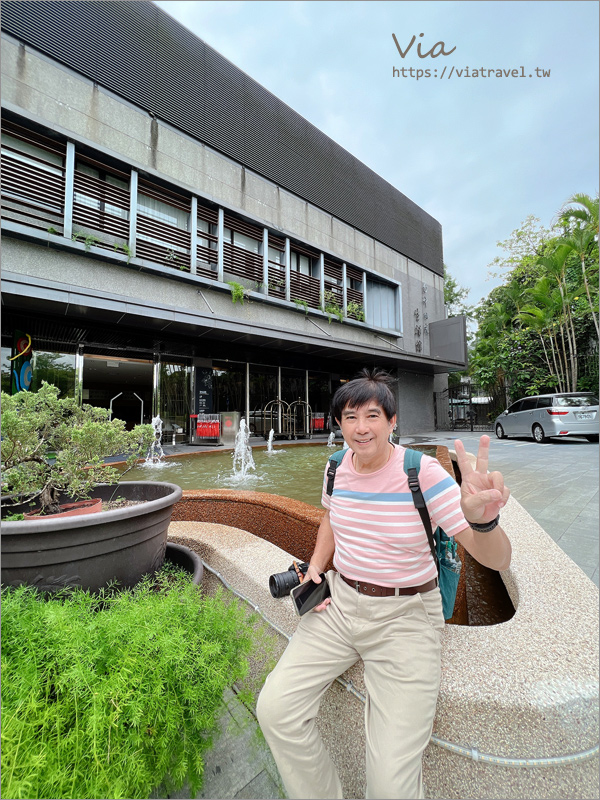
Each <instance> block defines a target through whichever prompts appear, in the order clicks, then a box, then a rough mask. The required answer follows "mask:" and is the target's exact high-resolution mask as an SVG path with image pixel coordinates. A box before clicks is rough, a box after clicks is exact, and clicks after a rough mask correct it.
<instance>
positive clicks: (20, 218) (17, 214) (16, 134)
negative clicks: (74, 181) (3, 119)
mask: <svg viewBox="0 0 600 800" xmlns="http://www.w3.org/2000/svg"><path fill="white" fill-rule="evenodd" d="M2 130H3V133H6V134H8V135H9V136H10V137H13V142H12V143H11V142H10V140H7V142H3V144H2V216H3V218H4V219H6V220H11V221H12V222H19V223H21V224H23V225H30V226H31V227H32V228H37V229H39V230H45V231H48V232H49V233H59V234H62V232H63V214H64V193H65V176H64V160H65V149H66V148H65V146H64V145H62V144H61V143H58V142H54V141H53V140H52V139H49V138H48V137H45V136H42V135H38V134H36V133H34V132H33V131H29V130H28V129H27V128H23V127H21V126H20V125H16V124H13V123H10V122H7V123H6V124H3V126H2ZM21 142H22V143H23V145H22V148H23V149H21V145H20V143H21ZM46 154H47V155H46Z"/></svg>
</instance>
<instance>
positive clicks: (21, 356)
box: [9, 331, 33, 394]
mask: <svg viewBox="0 0 600 800" xmlns="http://www.w3.org/2000/svg"><path fill="white" fill-rule="evenodd" d="M31 354H32V348H31V336H30V335H29V334H28V333H23V332H22V331H15V335H14V344H13V355H12V356H11V358H10V359H9V360H10V367H11V379H10V385H11V394H17V392H28V391H29V389H30V388H31V380H32V378H33V370H32V367H31Z"/></svg>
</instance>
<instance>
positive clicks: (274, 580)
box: [269, 569, 300, 598]
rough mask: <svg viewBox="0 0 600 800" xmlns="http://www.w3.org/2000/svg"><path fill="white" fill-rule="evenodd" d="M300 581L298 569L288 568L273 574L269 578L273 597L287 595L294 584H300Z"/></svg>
mask: <svg viewBox="0 0 600 800" xmlns="http://www.w3.org/2000/svg"><path fill="white" fill-rule="evenodd" d="M299 583H300V581H299V580H298V576H297V575H296V570H294V569H291V570H286V571H285V572H278V573H276V574H275V575H271V577H270V578H269V589H270V591H271V594H272V595H273V597H276V598H279V597H287V595H288V594H289V593H290V592H291V590H292V589H293V588H294V586H298V584H299Z"/></svg>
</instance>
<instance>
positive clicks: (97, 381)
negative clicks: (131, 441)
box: [83, 355, 153, 430]
mask: <svg viewBox="0 0 600 800" xmlns="http://www.w3.org/2000/svg"><path fill="white" fill-rule="evenodd" d="M152 370H153V364H152V361H143V360H141V359H134V358H114V357H112V356H91V355H86V356H85V357H84V360H83V402H84V403H89V405H91V406H98V407H100V408H108V409H111V410H112V418H113V419H122V420H123V421H124V422H125V425H126V427H127V430H131V429H132V428H133V427H134V426H135V425H139V424H140V423H142V422H144V423H149V422H151V421H152Z"/></svg>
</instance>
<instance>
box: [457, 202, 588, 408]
mask: <svg viewBox="0 0 600 800" xmlns="http://www.w3.org/2000/svg"><path fill="white" fill-rule="evenodd" d="M498 244H499V246H500V247H502V249H503V250H504V255H503V256H499V257H497V258H496V259H494V261H493V263H492V265H490V266H491V267H495V268H501V269H504V270H507V269H508V270H509V272H508V274H507V275H506V277H505V280H504V283H503V284H502V285H501V286H498V287H496V288H495V289H493V290H492V291H491V292H490V294H489V295H488V297H487V298H486V299H485V300H484V301H483V302H482V304H481V306H480V307H479V308H478V309H477V311H476V312H475V317H476V319H477V322H478V325H479V327H478V331H477V334H476V339H475V344H474V347H473V351H472V358H471V375H472V377H473V378H474V380H475V381H476V382H477V383H480V384H481V385H482V386H485V387H489V388H492V387H507V388H508V389H509V393H510V396H511V397H512V398H513V399H517V398H518V397H522V396H524V395H527V394H538V393H540V392H552V391H577V390H584V389H595V388H596V385H595V384H596V383H597V366H596V368H595V371H594V369H593V368H592V369H590V364H593V363H595V364H596V365H597V361H596V359H597V351H598V198H595V199H594V198H591V197H589V196H588V195H582V194H578V195H573V196H572V197H571V198H570V199H569V200H568V201H567V202H566V203H565V205H564V207H563V208H562V209H561V210H560V212H559V213H558V215H557V219H556V221H555V222H554V224H553V226H552V227H551V228H550V229H546V228H544V227H543V226H541V224H540V221H539V220H538V219H536V218H535V217H532V216H530V217H527V219H526V220H525V222H524V223H523V224H522V225H521V227H520V228H519V229H517V230H516V231H513V233H512V236H511V237H510V239H508V240H507V241H505V242H499V243H498Z"/></svg>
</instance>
